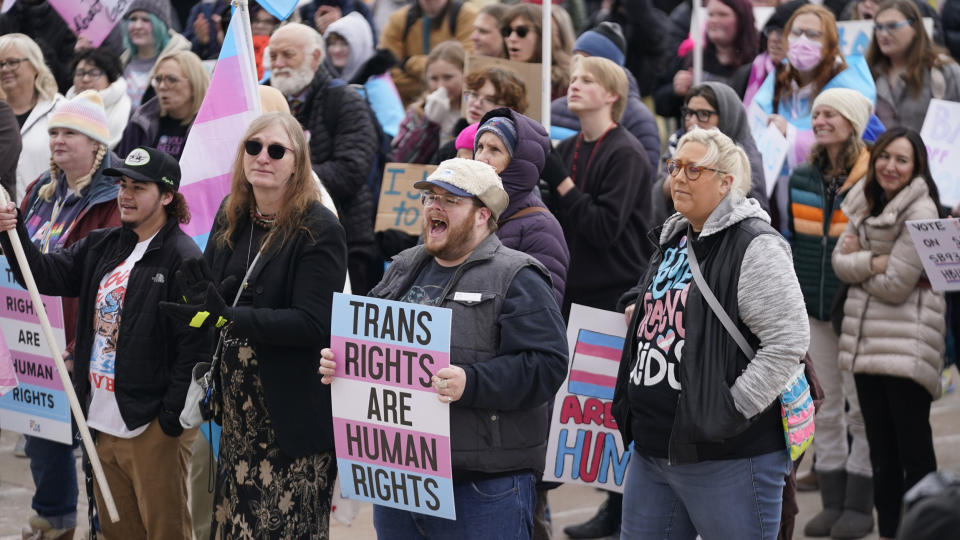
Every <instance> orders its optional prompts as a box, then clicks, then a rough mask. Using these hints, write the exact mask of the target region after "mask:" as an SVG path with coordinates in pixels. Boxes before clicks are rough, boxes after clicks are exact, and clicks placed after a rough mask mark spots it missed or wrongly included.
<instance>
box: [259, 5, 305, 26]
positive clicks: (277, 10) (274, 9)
mask: <svg viewBox="0 0 960 540" xmlns="http://www.w3.org/2000/svg"><path fill="white" fill-rule="evenodd" d="M257 3H258V4H260V7H262V8H263V9H265V10H267V13H269V14H271V15H273V16H274V17H276V18H278V19H280V20H281V21H285V20H287V18H288V17H289V16H290V14H291V13H293V10H294V8H296V7H297V0H257Z"/></svg>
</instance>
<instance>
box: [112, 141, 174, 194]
mask: <svg viewBox="0 0 960 540" xmlns="http://www.w3.org/2000/svg"><path fill="white" fill-rule="evenodd" d="M103 174H105V175H106V176H127V177H129V178H132V179H134V180H137V181H140V182H154V183H157V184H160V185H161V186H166V187H167V188H169V189H172V190H173V191H177V190H178V189H179V188H180V164H179V163H178V162H177V160H176V159H174V158H173V156H171V155H170V154H168V153H166V152H161V151H160V150H157V149H156V148H149V147H146V146H140V147H137V148H134V149H133V150H131V151H130V153H129V154H127V159H125V160H123V166H122V167H108V168H106V169H104V170H103Z"/></svg>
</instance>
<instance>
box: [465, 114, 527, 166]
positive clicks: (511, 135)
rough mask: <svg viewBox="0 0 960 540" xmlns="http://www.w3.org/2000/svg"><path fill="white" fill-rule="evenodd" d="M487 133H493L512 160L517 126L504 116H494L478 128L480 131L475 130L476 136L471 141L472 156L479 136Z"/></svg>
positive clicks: (515, 144) (475, 151)
mask: <svg viewBox="0 0 960 540" xmlns="http://www.w3.org/2000/svg"><path fill="white" fill-rule="evenodd" d="M487 131H489V132H491V133H493V134H494V135H496V136H497V137H499V138H500V140H501V141H503V145H504V146H506V147H507V152H508V153H509V154H510V157H511V158H512V157H513V151H514V150H515V149H516V147H517V125H516V124H514V123H513V120H511V119H509V118H507V117H506V116H494V117H493V118H491V119H489V120H487V121H486V122H484V123H483V125H482V126H480V129H478V130H477V136H476V137H475V138H474V139H473V153H474V154H476V153H477V142H478V141H480V136H481V135H483V134H484V133H486V132H487Z"/></svg>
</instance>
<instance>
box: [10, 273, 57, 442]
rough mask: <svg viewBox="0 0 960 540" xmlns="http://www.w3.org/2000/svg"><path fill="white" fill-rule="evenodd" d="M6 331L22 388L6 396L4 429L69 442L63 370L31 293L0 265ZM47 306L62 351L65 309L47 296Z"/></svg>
mask: <svg viewBox="0 0 960 540" xmlns="http://www.w3.org/2000/svg"><path fill="white" fill-rule="evenodd" d="M0 261H2V262H0V328H2V334H3V340H4V341H5V342H6V344H7V347H8V348H9V351H10V356H11V360H12V364H13V368H14V372H15V373H16V375H17V377H18V378H19V381H20V384H19V386H17V387H16V388H14V389H12V390H11V391H10V392H8V393H6V394H4V395H3V397H0V429H9V430H10V431H16V432H18V433H25V434H27V435H30V436H33V437H41V438H44V439H50V440H52V441H56V442H61V443H69V442H70V441H71V433H70V402H69V401H67V394H66V392H64V390H63V383H61V382H60V375H59V374H58V373H57V366H56V364H55V363H54V361H53V359H52V358H50V348H49V346H48V345H47V341H46V338H44V336H43V332H42V331H41V330H40V320H39V318H38V317H37V314H36V312H35V311H34V308H33V301H32V300H31V299H30V294H29V293H28V292H27V291H25V290H23V288H21V287H20V285H18V284H17V282H16V281H14V279H13V271H12V270H11V269H10V265H9V264H7V261H6V260H5V259H3V260H0ZM43 304H44V306H45V307H46V309H47V316H48V317H49V318H50V324H51V325H52V326H53V331H54V335H55V339H56V341H57V344H58V345H59V346H60V350H63V349H64V346H65V345H66V337H65V335H64V332H63V308H62V306H61V302H60V299H59V298H56V297H50V296H44V297H43Z"/></svg>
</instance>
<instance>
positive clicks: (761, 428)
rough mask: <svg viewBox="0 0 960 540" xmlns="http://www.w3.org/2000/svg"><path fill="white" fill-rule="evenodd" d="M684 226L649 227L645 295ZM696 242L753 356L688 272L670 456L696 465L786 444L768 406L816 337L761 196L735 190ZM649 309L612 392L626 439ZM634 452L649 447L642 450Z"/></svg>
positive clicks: (776, 412) (637, 314) (636, 317)
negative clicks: (633, 375)
mask: <svg viewBox="0 0 960 540" xmlns="http://www.w3.org/2000/svg"><path fill="white" fill-rule="evenodd" d="M688 225H689V221H688V220H687V219H686V218H685V217H684V216H683V215H682V214H679V213H677V214H674V215H673V216H671V217H670V218H669V219H668V220H667V221H666V222H665V223H664V225H663V226H662V227H661V228H659V229H658V230H656V231H654V232H652V233H651V235H650V239H651V240H652V241H654V242H656V243H657V245H658V250H657V251H656V252H655V254H654V256H653V259H652V260H651V263H650V266H649V270H648V271H647V273H646V276H645V277H644V278H643V279H642V280H641V281H640V283H641V284H640V286H639V287H638V288H636V289H634V290H635V291H640V294H641V296H642V295H643V294H645V292H646V291H647V289H648V288H649V287H650V284H651V283H652V282H653V278H654V276H655V275H656V274H657V272H658V269H659V267H660V264H661V261H662V260H663V256H664V248H665V247H666V246H667V245H671V244H672V243H674V242H676V241H677V239H678V237H679V236H681V235H683V234H686V233H687V231H688ZM688 240H689V238H688ZM690 247H692V248H693V249H694V250H695V251H696V253H697V258H698V260H699V261H700V268H701V270H702V273H703V276H704V280H705V281H706V282H707V284H708V285H709V286H710V288H711V291H712V292H713V293H714V295H715V296H716V297H717V299H718V301H719V302H720V304H721V305H722V306H723V307H724V309H725V310H726V312H727V314H728V315H729V316H730V318H731V319H732V320H733V321H734V322H735V323H736V324H737V326H738V327H739V328H740V330H741V332H743V333H744V335H745V336H746V337H747V340H748V342H750V343H751V345H752V347H753V348H754V350H755V352H756V354H755V356H754V357H753V359H747V357H746V356H745V355H744V354H743V352H742V351H741V350H740V348H739V347H738V346H737V344H736V342H735V341H734V340H733V338H731V337H730V334H729V333H728V332H727V330H726V329H725V328H724V327H723V324H722V323H721V322H720V320H719V319H718V318H717V317H716V316H715V315H714V314H713V312H712V311H711V310H710V307H709V306H708V304H707V303H706V300H705V299H704V298H703V295H702V293H701V292H700V290H699V287H698V286H697V284H696V282H695V281H694V280H692V279H691V280H690V281H689V283H688V285H687V294H686V296H685V298H686V299H685V307H684V310H683V323H682V324H683V327H684V330H685V332H684V339H685V343H684V347H683V356H682V361H681V362H680V364H679V365H680V376H679V378H680V386H681V388H682V391H681V392H680V396H679V401H678V403H677V406H676V409H675V413H674V419H673V427H672V430H671V433H670V441H669V455H668V456H667V457H669V458H670V459H671V461H672V462H673V463H690V462H699V461H703V460H706V459H729V458H740V457H751V456H756V455H760V454H763V453H767V452H772V451H775V450H777V449H780V450H783V448H784V439H783V426H782V424H781V421H780V409H779V407H775V406H774V407H771V405H773V404H774V403H775V401H776V400H777V397H778V396H779V394H780V391H781V390H782V388H783V386H784V385H785V384H786V382H787V380H788V379H789V378H790V376H791V373H792V372H793V370H795V369H796V367H797V365H798V363H799V361H800V359H801V358H802V357H803V355H804V352H805V351H806V349H807V345H808V343H809V341H810V333H809V327H808V324H807V321H806V317H804V316H803V313H804V305H803V297H802V295H801V293H800V287H799V284H798V283H797V279H796V276H795V275H794V274H793V272H792V270H791V269H790V248H789V247H788V246H787V243H786V242H785V241H784V239H783V238H782V237H780V236H779V235H778V234H776V232H775V231H774V230H773V229H772V228H771V227H770V226H769V216H767V214H766V212H764V211H763V210H762V209H760V206H759V204H758V203H757V202H756V201H755V200H753V199H748V198H739V197H737V196H735V195H734V194H732V193H731V194H728V195H727V197H725V198H724V199H723V200H721V201H720V203H719V204H718V205H717V207H716V208H715V209H714V210H713V212H712V213H711V214H710V216H709V217H708V218H707V220H706V222H705V224H704V226H703V229H702V230H701V231H700V233H699V235H697V237H696V238H695V239H693V240H690ZM683 259H684V260H685V259H686V258H685V257H683ZM679 264H680V261H679V260H678V263H677V266H675V267H674V268H680V266H679ZM646 309H647V308H646V307H645V302H637V307H636V309H635V310H634V314H633V316H632V318H631V321H630V324H629V326H628V330H627V334H626V335H627V336H632V337H631V338H630V339H628V340H627V342H626V344H625V347H624V349H623V353H622V356H621V360H620V372H619V375H618V377H617V384H616V390H615V394H614V398H613V412H614V416H615V417H616V420H617V426H618V427H619V429H620V431H621V433H622V434H623V437H624V439H623V440H624V444H629V442H630V441H631V440H633V439H634V438H635V435H636V434H634V433H633V432H632V431H633V428H632V426H633V417H634V414H633V412H632V411H633V409H634V407H635V405H637V404H635V403H632V402H631V401H632V399H631V395H633V396H636V395H637V393H636V390H633V391H631V390H630V389H629V388H628V385H630V384H632V383H631V382H630V373H629V372H630V369H631V368H632V367H634V365H635V361H636V358H637V350H638V340H637V339H636V337H635V336H637V331H638V325H639V324H640V322H641V321H642V320H643V319H644V315H645V310H646ZM718 392H719V393H720V395H725V396H723V401H724V410H722V411H719V410H708V411H704V410H703V407H704V406H705V405H707V404H708V403H709V402H711V398H713V399H717V393H718ZM706 416H710V417H711V418H720V417H724V419H725V422H722V423H711V422H709V421H708V420H709V419H708V418H707V417H706ZM639 443H640V441H638V444H639ZM641 446H642V444H641ZM636 451H638V452H640V453H643V449H642V448H638V449H636Z"/></svg>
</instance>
